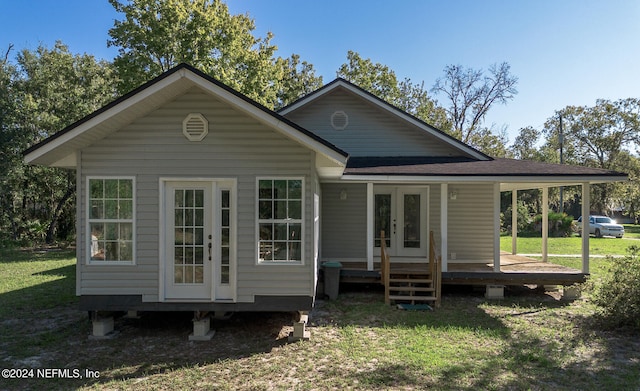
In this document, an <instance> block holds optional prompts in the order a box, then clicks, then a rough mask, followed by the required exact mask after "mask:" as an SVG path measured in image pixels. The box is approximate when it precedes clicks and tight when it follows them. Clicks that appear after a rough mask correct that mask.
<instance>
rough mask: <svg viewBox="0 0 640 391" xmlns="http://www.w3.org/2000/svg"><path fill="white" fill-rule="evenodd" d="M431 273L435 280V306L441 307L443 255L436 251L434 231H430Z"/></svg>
mask: <svg viewBox="0 0 640 391" xmlns="http://www.w3.org/2000/svg"><path fill="white" fill-rule="evenodd" d="M429 273H430V274H431V278H432V280H433V287H434V288H435V292H434V294H435V296H436V302H435V307H436V308H438V307H440V296H441V292H442V281H441V279H442V257H440V256H439V255H438V254H437V253H436V241H435V238H434V237H433V231H429Z"/></svg>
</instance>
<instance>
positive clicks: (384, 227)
mask: <svg viewBox="0 0 640 391" xmlns="http://www.w3.org/2000/svg"><path fill="white" fill-rule="evenodd" d="M374 202H375V205H374V207H375V219H374V220H375V221H374V223H375V233H374V236H375V246H376V247H380V231H384V233H385V237H386V240H385V244H386V245H387V247H390V246H391V239H390V237H391V229H390V228H391V194H376V195H375V201H374Z"/></svg>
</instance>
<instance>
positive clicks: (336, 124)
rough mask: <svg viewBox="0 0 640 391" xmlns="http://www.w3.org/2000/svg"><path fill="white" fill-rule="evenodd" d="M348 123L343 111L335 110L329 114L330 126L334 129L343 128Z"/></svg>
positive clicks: (347, 117)
mask: <svg viewBox="0 0 640 391" xmlns="http://www.w3.org/2000/svg"><path fill="white" fill-rule="evenodd" d="M347 125H349V116H348V115H347V113H345V112H344V111H336V112H335V113H333V115H332V116H331V126H333V128H334V129H335V130H345V129H346V128H347Z"/></svg>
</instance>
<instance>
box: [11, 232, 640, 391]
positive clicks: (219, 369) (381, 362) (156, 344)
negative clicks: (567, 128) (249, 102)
mask: <svg viewBox="0 0 640 391" xmlns="http://www.w3.org/2000/svg"><path fill="white" fill-rule="evenodd" d="M611 241H617V240H616V239H611ZM552 261H553V262H554V263H560V264H564V265H566V266H570V267H574V268H579V265H580V262H581V261H580V259H577V258H557V259H552ZM607 262H609V261H608V260H607V259H598V260H595V261H592V263H591V267H592V272H593V273H594V275H596V276H597V275H599V273H604V272H605V270H606V266H607ZM74 269H75V267H74V259H73V257H72V254H71V253H58V252H55V253H51V252H50V253H43V254H40V253H35V254H33V253H31V256H30V254H29V253H21V252H20V253H15V254H11V253H6V252H5V253H0V277H1V280H0V311H2V317H0V333H2V337H0V351H1V352H2V357H0V367H16V366H29V365H35V366H36V367H37V368H62V367H70V368H81V369H85V368H86V369H91V370H95V371H99V372H100V378H98V379H93V380H89V379H20V380H13V381H7V382H4V383H0V388H2V389H4V388H7V389H43V388H46V389H61V390H66V389H118V390H138V389H155V390H169V389H216V390H271V389H273V390H285V389H286V390H325V389H351V390H371V389H380V390H382V389H438V390H472V389H473V390H475V389H482V390H505V389H515V390H528V389H532V390H541V389H554V390H573V389H638V388H640V353H639V352H640V349H639V347H640V343H638V342H637V338H635V337H634V336H633V335H629V334H626V333H624V332H616V331H613V332H612V331H607V332H602V331H601V330H599V329H598V327H596V326H594V324H593V321H592V316H593V314H594V312H595V307H594V306H593V305H592V304H591V303H590V302H589V300H588V292H587V294H586V296H585V297H586V298H585V299H581V300H577V301H574V302H565V301H561V300H557V299H555V298H553V297H551V296H550V295H547V294H545V293H543V292H542V291H536V290H533V289H531V290H530V291H529V288H526V289H524V288H520V290H519V291H515V290H513V291H512V290H510V289H507V292H506V298H505V299H504V300H499V301H489V300H486V299H485V298H484V296H483V294H482V292H474V291H472V290H464V289H463V288H461V287H446V289H445V294H444V296H443V300H442V307H441V308H439V309H437V310H435V311H400V310H398V309H396V308H395V307H393V306H388V305H385V304H384V302H383V297H382V294H381V293H380V290H379V289H377V287H371V288H369V289H367V290H366V291H364V290H359V291H345V290H344V289H343V291H341V293H340V295H339V297H338V299H337V300H332V301H328V302H325V303H320V304H319V308H318V309H317V312H316V311H314V312H312V314H311V317H310V321H311V324H310V325H309V330H310V331H311V340H310V341H301V342H298V343H286V342H285V341H281V340H277V341H276V338H277V336H276V335H279V334H278V331H281V329H280V325H278V326H277V328H276V330H275V332H274V330H273V329H272V328H270V327H273V325H274V319H275V320H276V324H280V323H278V322H280V320H279V319H281V322H282V323H281V326H282V327H283V328H284V327H288V326H290V325H291V323H290V320H289V319H290V317H288V316H282V315H278V314H274V315H261V316H246V317H240V318H241V319H240V320H236V321H234V320H233V318H232V320H230V321H229V322H227V323H214V328H215V329H217V332H216V335H215V336H214V338H213V340H211V341H209V342H199V343H193V342H188V340H187V335H188V333H189V331H190V330H189V327H190V324H189V322H188V318H187V325H186V326H185V325H183V323H180V322H182V321H181V320H179V321H178V322H177V323H171V321H169V320H167V318H169V316H168V315H164V314H163V315H162V316H157V317H155V318H153V319H154V320H156V321H158V320H160V321H166V322H167V325H166V326H159V325H156V324H154V323H146V324H147V326H145V323H144V315H143V319H142V320H140V321H136V322H133V323H124V322H123V321H119V322H117V325H116V328H117V329H119V330H120V331H121V334H120V335H118V336H117V337H116V338H115V339H112V340H107V341H92V340H88V338H87V335H88V332H89V327H90V326H89V325H88V322H87V320H86V315H83V314H81V313H79V311H78V314H75V312H74V311H75V310H74V309H73V308H72V306H70V305H69V304H71V303H74V301H75V300H76V299H75V296H74V288H75V273H74ZM63 311H66V315H65V316H64V317H63V321H51V322H49V321H48V320H49V317H53V318H55V316H57V315H58V314H60V312H63ZM187 315H189V314H187ZM238 316H239V315H238ZM54 320H55V319H54ZM251 322H254V323H251ZM266 323H268V324H269V326H268V325H266ZM40 325H42V326H40ZM185 327H186V328H185ZM285 340H286V339H285ZM30 360H32V361H30ZM33 360H35V361H33ZM32 362H36V364H29V363H32ZM25 363H27V364H25ZM0 381H2V380H0Z"/></svg>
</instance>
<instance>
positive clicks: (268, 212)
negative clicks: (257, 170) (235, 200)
mask: <svg viewBox="0 0 640 391" xmlns="http://www.w3.org/2000/svg"><path fill="white" fill-rule="evenodd" d="M303 187H304V181H303V180H302V179H259V180H258V208H257V209H258V251H259V254H258V261H259V262H263V263H268V262H273V263H283V262H286V263H291V262H297V263H302V254H303V248H302V247H303V246H302V238H303V237H304V236H303V232H302V228H303V226H304V224H303V219H302V216H303V215H304V211H303V199H304V196H303V193H304V192H303Z"/></svg>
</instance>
